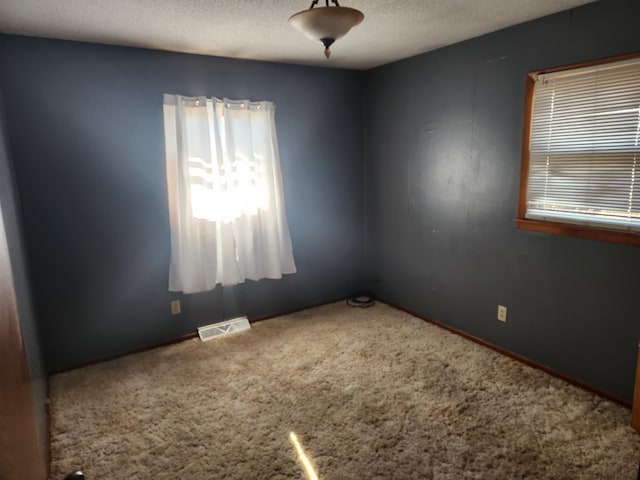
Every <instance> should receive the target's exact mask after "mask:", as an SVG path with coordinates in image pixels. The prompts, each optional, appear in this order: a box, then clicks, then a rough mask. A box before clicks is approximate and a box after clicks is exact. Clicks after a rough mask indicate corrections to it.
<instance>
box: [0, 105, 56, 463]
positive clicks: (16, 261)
mask: <svg viewBox="0 0 640 480" xmlns="http://www.w3.org/2000/svg"><path fill="white" fill-rule="evenodd" d="M8 150H9V149H8V148H7V139H6V135H5V120H4V112H3V105H2V96H1V95H0V209H1V210H2V219H3V223H4V230H5V233H6V236H7V245H8V248H9V255H10V257H11V270H12V273H13V286H14V289H15V295H16V304H17V307H18V318H19V321H20V334H21V335H22V344H23V348H24V355H25V357H26V361H27V366H28V369H29V376H30V380H31V381H30V384H31V396H32V399H33V408H34V417H35V418H36V422H35V424H36V427H37V429H38V436H39V440H40V443H41V449H42V458H43V459H44V457H45V456H46V452H47V451H48V448H49V446H48V445H47V413H46V409H45V400H46V397H47V375H46V371H45V368H44V364H43V360H42V353H41V352H42V350H41V343H40V336H39V333H38V327H37V325H36V318H35V315H34V310H33V299H32V296H31V287H30V285H29V276H28V274H27V266H26V260H25V255H24V243H23V233H22V225H21V223H22V222H21V220H20V214H19V205H18V200H17V194H16V191H15V186H14V183H15V181H14V176H13V171H12V168H11V162H10V160H9V156H8ZM15 363H16V364H19V362H15ZM0 368H2V367H0ZM9 407H11V408H12V406H11V405H10V406H9Z"/></svg>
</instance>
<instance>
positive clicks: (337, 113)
mask: <svg viewBox="0 0 640 480" xmlns="http://www.w3.org/2000/svg"><path fill="white" fill-rule="evenodd" d="M360 75H361V74H360V73H359V72H353V71H339V70H332V69H320V68H312V67H302V66H290V65H281V64H274V63H261V62H251V61H240V60H230V59H222V58H212V57H204V56H197V55H186V54H177V53H168V52H160V51H150V50H143V49H135V48H122V47H113V46H101V45H94V44H85V43H75V42H64V41H53V40H43V39H35V38H26V37H14V36H0V85H1V87H2V89H3V91H4V92H5V110H6V117H7V130H8V135H9V138H10V140H11V142H10V143H11V153H12V159H13V163H14V166H15V173H16V178H17V185H18V191H19V195H20V200H21V209H22V217H23V220H24V227H25V233H26V244H27V250H28V257H29V263H30V265H31V269H30V273H31V279H32V283H33V287H34V294H35V298H36V307H37V313H38V319H39V324H40V327H41V331H42V334H43V338H44V340H45V341H44V352H45V361H46V365H47V367H48V369H49V371H58V370H60V369H65V368H69V367H74V366H77V365H80V364H83V363H86V362H90V361H93V360H96V359H100V358H103V357H106V356H111V355H117V354H122V353H125V352H129V351H133V350H136V349H140V348H144V347H147V346H151V345H155V344H158V343H161V342H164V341H169V340H172V339H175V338H177V337H179V336H180V335H183V334H186V333H189V332H194V331H195V329H196V327H197V326H198V325H203V324H209V323H213V322H216V321H220V320H222V319H223V318H224V317H229V316H231V315H237V314H246V315H248V316H249V317H250V318H251V317H256V316H262V315H269V314H278V313H283V312H287V311H291V310H295V309H300V308H304V307H307V306H311V305H315V304H319V303H326V302H329V301H333V300H336V299H340V298H344V297H346V296H348V295H350V294H351V293H353V291H354V290H355V289H356V288H357V287H358V286H359V285H361V283H362V279H363V277H362V261H361V258H362V248H361V246H362V242H363V240H362V237H363V232H364V224H363V220H362V218H361V213H362V211H363V201H364V196H363V185H362V184H363V181H362V170H363V152H362V130H363V126H362V108H361V94H360V90H359V87H360V86H361V78H360ZM163 93H179V94H184V95H207V96H217V97H228V98H235V99H244V98H249V99H253V100H271V101H274V102H275V103H276V105H277V110H276V125H277V129H278V137H279V145H280V155H281V162H282V172H283V181H284V189H285V201H286V207H287V214H288V220H289V227H290V230H291V236H292V241H293V249H294V255H295V260H296V264H297V268H298V273H297V274H294V275H288V276H285V278H284V279H282V280H263V281H259V282H247V283H245V284H243V285H241V286H239V287H235V288H233V289H225V290H224V292H223V293H222V291H221V289H220V288H218V289H217V290H215V291H214V292H211V293H204V294H198V295H189V296H180V295H176V294H171V293H170V292H168V289H167V278H168V265H169V253H170V243H169V242H170V238H169V221H168V210H167V192H166V176H165V166H164V137H163V125H162V94H163ZM223 295H224V296H223ZM174 298H180V299H181V300H182V303H183V314H182V315H180V316H171V314H170V308H169V303H170V301H171V300H172V299H174Z"/></svg>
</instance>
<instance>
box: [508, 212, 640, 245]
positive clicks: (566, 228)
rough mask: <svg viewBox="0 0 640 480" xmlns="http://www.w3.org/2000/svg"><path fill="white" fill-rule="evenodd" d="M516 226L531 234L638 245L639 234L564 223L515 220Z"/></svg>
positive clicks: (639, 242) (639, 243) (639, 240)
mask: <svg viewBox="0 0 640 480" xmlns="http://www.w3.org/2000/svg"><path fill="white" fill-rule="evenodd" d="M514 222H516V225H517V227H518V228H519V229H521V230H529V231H532V232H543V233H552V234H554V235H568V236H570V237H579V238H588V239H590V240H600V241H604V242H615V243H625V244H627V245H640V234H639V233H634V232H624V231H619V230H606V229H602V228H590V227H584V226H581V225H568V224H565V223H555V222H543V221H540V220H526V219H521V218H516V219H515V220H514Z"/></svg>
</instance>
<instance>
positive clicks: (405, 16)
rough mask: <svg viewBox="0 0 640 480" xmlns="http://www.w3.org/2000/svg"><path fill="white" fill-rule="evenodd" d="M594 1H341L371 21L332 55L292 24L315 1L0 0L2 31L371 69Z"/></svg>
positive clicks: (337, 44)
mask: <svg viewBox="0 0 640 480" xmlns="http://www.w3.org/2000/svg"><path fill="white" fill-rule="evenodd" d="M591 1H592V0H341V3H340V4H341V5H342V6H348V7H353V8H358V9H360V10H362V12H363V13H364V15H365V19H364V22H363V23H361V24H360V25H359V26H357V27H355V28H354V29H353V30H352V31H351V32H350V33H349V34H347V36H346V37H344V38H342V39H340V40H338V41H337V42H336V43H335V45H334V46H333V47H332V48H331V50H332V56H331V59H330V60H326V59H325V58H324V55H323V47H322V46H321V45H320V43H316V42H313V41H311V40H309V39H307V38H306V37H305V36H303V35H302V34H301V33H300V32H298V31H296V30H294V29H293V28H292V27H290V26H289V25H288V23H287V19H288V18H289V17H290V16H291V15H292V14H294V13H296V12H298V11H300V10H304V9H306V8H308V7H309V5H310V4H311V2H310V0H272V1H263V0H226V1H223V0H0V32H4V33H14V34H19V35H31V36H38V37H48V38H62V39H68V40H81V41H87V42H97V43H107V44H115V45H129V46H138V47H146V48H154V49H161V50H169V51H178V52H188V53H199V54H205V55H218V56H223V57H235V58H252V59H258V60H269V61H278V62H288V63H302V64H309V65H320V66H328V67H340V68H355V69H368V68H372V67H376V66H378V65H382V64H385V63H389V62H392V61H395V60H399V59H401V58H406V57H410V56H412V55H416V54H418V53H422V52H426V51H429V50H434V49H436V48H439V47H442V46H445V45H450V44H452V43H456V42H459V41H461V40H466V39H468V38H473V37H477V36H479V35H482V34H485V33H489V32H492V31H495V30H499V29H501V28H504V27H508V26H511V25H515V24H518V23H522V22H526V21H527V20H532V19H534V18H539V17H542V16H545V15H549V14H551V13H555V12H559V11H562V10H567V9H569V8H573V7H576V6H579V5H583V4H586V3H590V2H591ZM323 3H324V2H323V0H321V2H320V4H323Z"/></svg>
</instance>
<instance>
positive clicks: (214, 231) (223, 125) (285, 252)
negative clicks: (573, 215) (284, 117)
mask: <svg viewBox="0 0 640 480" xmlns="http://www.w3.org/2000/svg"><path fill="white" fill-rule="evenodd" d="M163 111H164V133H165V156H166V169H167V187H168V198H169V221H170V227H171V265H170V272H169V290H171V291H181V292H184V293H195V292H203V291H206V290H212V289H213V288H215V286H216V285H217V284H222V285H235V284H238V283H242V282H244V281H245V280H246V279H249V280H259V279H261V278H281V277H282V275H283V274H287V273H295V271H296V267H295V264H294V260H293V253H292V245H291V238H290V235H289V227H288V225H287V219H286V215H285V210H284V192H283V188H282V178H281V173H280V159H279V154H278V141H277V136H276V128H275V106H274V105H273V103H271V102H250V101H248V100H240V101H234V100H228V99H223V100H220V99H217V98H205V97H183V96H180V95H165V96H164V105H163Z"/></svg>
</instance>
